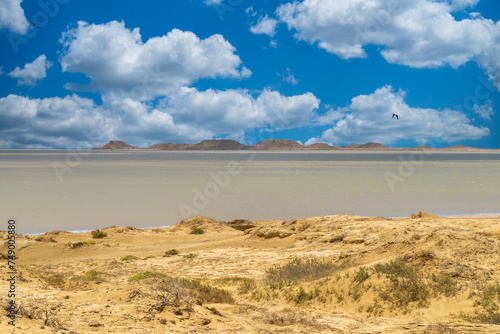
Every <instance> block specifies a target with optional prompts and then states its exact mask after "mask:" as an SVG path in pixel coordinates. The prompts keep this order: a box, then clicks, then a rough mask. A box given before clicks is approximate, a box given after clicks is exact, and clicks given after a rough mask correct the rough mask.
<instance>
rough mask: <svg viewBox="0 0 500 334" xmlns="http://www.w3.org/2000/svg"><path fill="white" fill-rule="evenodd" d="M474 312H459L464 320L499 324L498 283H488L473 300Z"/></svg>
mask: <svg viewBox="0 0 500 334" xmlns="http://www.w3.org/2000/svg"><path fill="white" fill-rule="evenodd" d="M474 307H475V308H476V310H475V313H474V314H466V313H461V314H460V315H459V317H461V318H462V319H464V320H467V321H470V322H476V323H482V324H493V325H500V283H495V284H489V285H487V286H486V287H485V288H484V290H483V291H481V293H480V294H479V296H478V299H476V300H475V301H474Z"/></svg>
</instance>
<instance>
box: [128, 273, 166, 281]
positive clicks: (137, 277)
mask: <svg viewBox="0 0 500 334" xmlns="http://www.w3.org/2000/svg"><path fill="white" fill-rule="evenodd" d="M152 277H154V278H167V277H168V276H167V275H165V274H162V273H157V272H150V271H144V272H142V273H137V274H135V275H134V276H132V277H130V278H129V279H128V280H129V281H140V280H142V279H146V278H152Z"/></svg>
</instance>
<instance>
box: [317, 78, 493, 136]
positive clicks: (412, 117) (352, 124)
mask: <svg viewBox="0 0 500 334" xmlns="http://www.w3.org/2000/svg"><path fill="white" fill-rule="evenodd" d="M347 110H349V112H347ZM342 112H343V115H342V117H341V118H340V119H339V120H337V121H336V123H335V124H334V125H333V127H332V128H330V129H328V130H326V131H324V132H323V133H322V135H321V136H320V137H317V138H311V139H310V140H309V141H308V143H309V144H310V143H314V142H318V141H319V142H327V143H330V144H352V143H362V142H369V141H374V142H379V143H382V144H386V145H390V144H394V143H396V142H397V141H399V140H411V141H415V142H416V143H419V144H424V143H426V142H429V141H430V140H432V139H440V140H443V141H446V142H454V141H459V140H465V139H473V140H476V139H480V138H482V137H484V136H487V135H489V133H490V131H489V129H488V128H485V127H476V126H474V125H472V124H470V119H469V118H467V116H466V115H465V114H464V113H462V112H459V111H454V110H450V109H444V110H436V109H422V108H414V107H410V106H409V105H408V104H407V103H406V102H405V92H403V91H398V92H395V91H394V90H393V88H392V87H391V86H385V87H382V88H379V89H377V90H376V91H375V92H374V93H372V94H370V95H359V96H357V97H355V98H353V99H352V101H351V105H350V106H349V108H348V109H346V110H345V111H344V110H342ZM332 113H333V112H332ZM393 113H395V114H398V115H399V120H397V119H396V118H392V114H393ZM327 116H329V115H328V114H327ZM330 116H331V115H330ZM338 116H339V115H335V117H338Z"/></svg>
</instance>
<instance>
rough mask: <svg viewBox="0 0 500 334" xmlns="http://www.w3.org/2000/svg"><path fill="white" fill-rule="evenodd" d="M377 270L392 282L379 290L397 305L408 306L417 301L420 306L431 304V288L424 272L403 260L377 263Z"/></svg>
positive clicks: (385, 297)
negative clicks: (423, 275)
mask: <svg viewBox="0 0 500 334" xmlns="http://www.w3.org/2000/svg"><path fill="white" fill-rule="evenodd" d="M375 271H376V272H377V273H378V274H379V275H380V274H383V275H385V276H386V277H387V278H389V280H390V282H391V284H390V286H389V287H388V288H387V289H384V290H381V291H380V292H379V295H380V297H381V298H382V299H383V300H386V301H388V302H390V303H392V304H393V305H394V306H397V307H408V306H409V304H410V303H413V302H414V303H416V304H417V306H418V307H424V306H427V305H428V304H429V299H430V293H431V291H430V289H429V287H428V285H427V284H426V283H425V281H424V280H423V277H422V274H421V273H420V272H419V271H418V270H417V269H416V268H415V267H412V266H410V265H407V264H405V263H404V262H402V261H391V262H390V263H386V264H377V265H375Z"/></svg>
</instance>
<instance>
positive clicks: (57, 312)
mask: <svg viewBox="0 0 500 334" xmlns="http://www.w3.org/2000/svg"><path fill="white" fill-rule="evenodd" d="M17 314H18V315H19V316H22V317H26V318H28V319H39V320H42V321H43V324H44V326H49V327H53V328H54V329H55V330H59V329H67V328H66V326H67V322H68V321H69V320H70V318H71V314H68V313H66V314H65V313H64V312H63V310H62V303H49V302H47V301H46V300H45V299H41V298H37V299H33V300H30V301H26V302H23V303H20V305H19V308H18V311H17ZM63 314H64V316H63Z"/></svg>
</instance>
